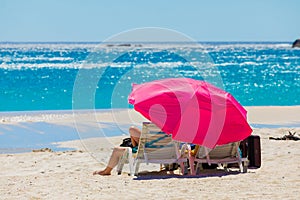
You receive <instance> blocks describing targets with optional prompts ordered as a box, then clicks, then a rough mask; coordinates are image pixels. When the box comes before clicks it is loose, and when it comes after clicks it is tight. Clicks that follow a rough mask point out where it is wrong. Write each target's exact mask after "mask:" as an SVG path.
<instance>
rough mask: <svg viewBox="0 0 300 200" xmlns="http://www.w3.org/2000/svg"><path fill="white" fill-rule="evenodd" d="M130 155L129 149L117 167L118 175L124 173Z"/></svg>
mask: <svg viewBox="0 0 300 200" xmlns="http://www.w3.org/2000/svg"><path fill="white" fill-rule="evenodd" d="M128 154H129V151H128V149H126V150H125V151H124V153H123V155H122V156H121V158H120V160H119V162H118V165H117V173H118V175H120V174H121V173H122V170H123V167H124V164H125V162H126V160H127V159H128V158H129V155H128Z"/></svg>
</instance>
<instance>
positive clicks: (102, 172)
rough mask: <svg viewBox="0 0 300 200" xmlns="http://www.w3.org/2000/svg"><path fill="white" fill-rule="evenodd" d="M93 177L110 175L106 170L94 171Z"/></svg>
mask: <svg viewBox="0 0 300 200" xmlns="http://www.w3.org/2000/svg"><path fill="white" fill-rule="evenodd" d="M93 175H101V176H109V175H111V173H110V172H109V171H107V170H101V171H94V173H93Z"/></svg>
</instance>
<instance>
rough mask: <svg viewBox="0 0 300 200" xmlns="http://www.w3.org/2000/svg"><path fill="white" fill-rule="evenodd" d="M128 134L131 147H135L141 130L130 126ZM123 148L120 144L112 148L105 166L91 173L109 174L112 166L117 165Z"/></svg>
mask: <svg viewBox="0 0 300 200" xmlns="http://www.w3.org/2000/svg"><path fill="white" fill-rule="evenodd" d="M129 134H130V138H131V143H132V148H133V149H134V147H137V146H138V144H139V140H140V136H141V130H140V129H138V128H137V127H135V126H131V127H130V128H129ZM125 150H126V148H125V147H121V146H118V147H114V150H113V152H112V154H111V156H110V159H109V162H108V164H107V166H106V168H105V169H103V170H99V171H95V172H94V173H93V175H102V176H105V175H111V171H112V170H113V168H114V167H115V166H117V164H118V162H119V160H120V158H121V156H122V155H123V153H124V151H125Z"/></svg>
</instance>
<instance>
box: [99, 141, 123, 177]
mask: <svg viewBox="0 0 300 200" xmlns="http://www.w3.org/2000/svg"><path fill="white" fill-rule="evenodd" d="M125 149H126V148H123V147H115V148H114V150H113V152H112V154H111V156H110V159H109V162H108V164H107V166H106V168H105V169H104V170H101V171H95V172H94V173H93V175H96V174H98V175H111V171H112V169H113V168H114V167H115V166H117V164H118V162H119V160H120V158H121V156H122V155H123V153H124V151H125Z"/></svg>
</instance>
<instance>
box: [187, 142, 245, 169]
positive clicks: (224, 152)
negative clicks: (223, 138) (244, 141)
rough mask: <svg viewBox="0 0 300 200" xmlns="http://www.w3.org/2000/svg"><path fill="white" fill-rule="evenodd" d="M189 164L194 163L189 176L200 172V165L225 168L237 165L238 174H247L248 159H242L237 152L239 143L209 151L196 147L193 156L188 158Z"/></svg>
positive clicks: (220, 146)
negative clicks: (232, 164)
mask: <svg viewBox="0 0 300 200" xmlns="http://www.w3.org/2000/svg"><path fill="white" fill-rule="evenodd" d="M189 159H190V161H191V162H190V163H193V164H194V163H196V165H195V168H194V167H191V168H190V169H191V174H193V175H195V174H198V173H199V172H200V169H201V168H202V163H208V164H209V165H211V164H218V166H223V167H224V168H227V164H231V163H238V166H239V169H240V172H243V173H244V172H247V168H248V159H247V158H242V157H241V155H240V151H239V142H233V143H229V144H225V145H219V146H216V147H215V148H214V149H212V150H211V151H209V149H208V148H206V147H201V146H196V148H195V153H194V155H192V156H190V158H189Z"/></svg>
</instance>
